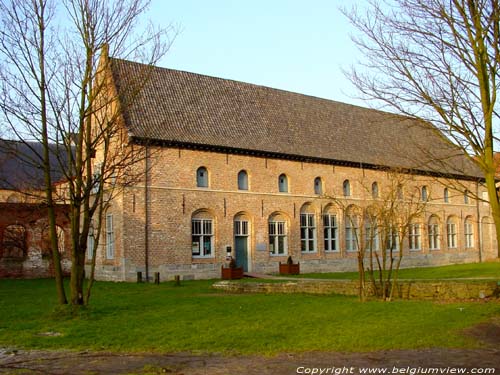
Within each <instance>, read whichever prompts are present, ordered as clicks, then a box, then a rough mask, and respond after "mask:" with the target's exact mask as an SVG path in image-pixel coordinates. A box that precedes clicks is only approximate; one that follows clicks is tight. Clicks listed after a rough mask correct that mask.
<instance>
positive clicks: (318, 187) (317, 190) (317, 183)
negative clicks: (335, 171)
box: [314, 177, 323, 195]
mask: <svg viewBox="0 0 500 375" xmlns="http://www.w3.org/2000/svg"><path fill="white" fill-rule="evenodd" d="M314 194H317V195H321V194H323V182H322V181H321V177H316V178H315V179H314Z"/></svg>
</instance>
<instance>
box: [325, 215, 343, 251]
mask: <svg viewBox="0 0 500 375" xmlns="http://www.w3.org/2000/svg"><path fill="white" fill-rule="evenodd" d="M323 234H324V240H325V251H326V252H339V242H338V241H339V229H338V224H337V216H336V215H334V214H324V215H323Z"/></svg>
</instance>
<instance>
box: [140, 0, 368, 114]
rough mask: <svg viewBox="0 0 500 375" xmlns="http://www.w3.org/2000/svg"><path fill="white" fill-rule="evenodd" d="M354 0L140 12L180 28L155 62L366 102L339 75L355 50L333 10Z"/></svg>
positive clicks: (158, 5)
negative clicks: (357, 98) (168, 46)
mask: <svg viewBox="0 0 500 375" xmlns="http://www.w3.org/2000/svg"><path fill="white" fill-rule="evenodd" d="M359 1H362V0H359ZM359 1H358V2H359ZM355 2H356V1H354V0H351V1H350V0H347V1H346V0H343V1H342V0H312V1H305V0H240V1H238V0H210V1H208V0H153V2H152V5H151V9H150V12H149V14H148V16H149V17H150V18H151V20H152V21H153V23H155V24H160V25H165V26H166V25H168V24H169V23H174V24H178V25H180V27H181V30H182V31H181V33H180V34H179V36H178V37H177V39H176V40H175V42H174V45H173V46H172V48H171V50H170V52H169V54H168V55H167V56H166V57H165V58H164V59H163V60H162V61H161V62H160V64H159V65H160V66H163V67H168V68H172V69H179V70H186V71H189V72H195V73H200V74H206V75H210V76H216V77H222V78H229V79H234V80H238V81H243V82H250V83H254V84H259V85H264V86H269V87H274V88H279V89H283V90H289V91H294V92H300V93H303V94H307V95H313V96H318V97H322V98H327V99H332V100H338V101H342V102H347V103H353V104H361V105H364V106H366V105H367V104H366V103H364V104H363V103H362V102H361V101H358V100H356V99H354V98H352V96H355V93H356V91H355V89H354V88H353V87H352V85H351V84H350V82H349V80H348V79H347V78H345V76H344V74H343V73H342V68H349V66H350V65H352V64H355V63H356V61H357V57H356V56H357V55H358V52H357V50H356V48H355V47H354V46H353V45H352V42H351V40H350V34H351V33H352V32H353V29H352V27H351V26H350V24H349V22H348V21H347V20H346V18H345V17H344V16H343V15H342V14H341V13H340V11H339V9H338V7H339V6H345V5H349V6H350V5H351V4H354V3H355Z"/></svg>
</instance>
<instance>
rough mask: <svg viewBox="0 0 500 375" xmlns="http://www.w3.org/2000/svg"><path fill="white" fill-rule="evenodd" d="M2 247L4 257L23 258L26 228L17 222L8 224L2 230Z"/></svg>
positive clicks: (25, 251) (25, 253)
mask: <svg viewBox="0 0 500 375" xmlns="http://www.w3.org/2000/svg"><path fill="white" fill-rule="evenodd" d="M2 247H3V256H4V257H5V258H12V259H23V258H24V257H26V255H27V246H26V228H24V227H23V226H22V225H18V224H12V225H8V226H7V227H6V228H5V229H4V232H3V241H2Z"/></svg>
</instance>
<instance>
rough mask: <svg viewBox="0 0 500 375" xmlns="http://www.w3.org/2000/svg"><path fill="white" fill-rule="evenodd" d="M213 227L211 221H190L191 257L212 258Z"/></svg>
mask: <svg viewBox="0 0 500 375" xmlns="http://www.w3.org/2000/svg"><path fill="white" fill-rule="evenodd" d="M212 228H213V225H212V220H211V219H193V220H192V221H191V253H192V256H193V257H211V256H213V247H214V245H213V237H214V234H213V229H212Z"/></svg>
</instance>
